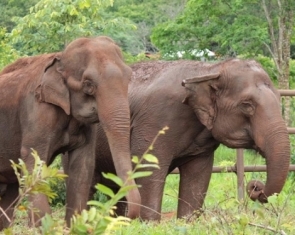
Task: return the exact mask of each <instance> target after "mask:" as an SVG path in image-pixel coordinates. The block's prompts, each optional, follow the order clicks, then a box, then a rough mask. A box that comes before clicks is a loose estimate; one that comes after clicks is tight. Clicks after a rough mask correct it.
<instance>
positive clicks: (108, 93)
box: [36, 36, 140, 217]
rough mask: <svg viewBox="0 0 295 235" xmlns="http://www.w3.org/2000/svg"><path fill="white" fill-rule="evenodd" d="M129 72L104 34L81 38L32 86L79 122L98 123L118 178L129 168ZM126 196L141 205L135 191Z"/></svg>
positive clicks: (136, 209) (132, 212) (135, 209)
mask: <svg viewBox="0 0 295 235" xmlns="http://www.w3.org/2000/svg"><path fill="white" fill-rule="evenodd" d="M131 73H132V71H131V69H130V67H128V66H127V65H126V64H125V63H124V62H123V57H122V54H121V50H120V48H119V47H118V46H117V45H116V44H115V43H114V41H113V40H111V39H110V38H108V37H104V36H101V37H96V38H79V39H77V40H75V41H73V42H71V43H70V44H69V45H68V46H67V47H66V48H65V50H64V51H63V52H61V53H59V54H57V56H56V57H55V58H54V59H53V61H51V63H50V64H49V65H48V66H47V67H46V69H45V72H44V75H43V77H42V80H41V84H40V85H39V87H38V88H37V91H36V92H38V94H39V95H38V97H39V101H41V102H47V103H51V104H53V105H56V106H57V107H59V108H61V109H63V110H64V112H65V113H66V114H67V115H71V116H73V117H74V118H75V119H77V120H78V121H80V122H81V123H84V124H92V123H95V122H100V123H101V125H102V126H103V128H104V131H105V133H106V135H107V138H108V142H109V145H110V149H111V153H112V156H113V158H114V159H113V160H114V163H115V167H116V170H117V174H118V176H120V177H121V178H122V180H126V178H127V171H130V170H131V169H132V165H131V160H130V159H131V155H130V111H129V103H128V83H129V79H130V78H131ZM129 183H130V184H135V182H134V181H131V182H129ZM127 199H128V200H129V201H132V202H134V203H135V204H138V205H139V204H140V196H139V192H138V190H137V189H135V190H132V191H131V192H130V193H129V194H128V195H127ZM135 204H134V205H135ZM134 205H132V206H130V207H129V216H130V217H136V216H139V206H134Z"/></svg>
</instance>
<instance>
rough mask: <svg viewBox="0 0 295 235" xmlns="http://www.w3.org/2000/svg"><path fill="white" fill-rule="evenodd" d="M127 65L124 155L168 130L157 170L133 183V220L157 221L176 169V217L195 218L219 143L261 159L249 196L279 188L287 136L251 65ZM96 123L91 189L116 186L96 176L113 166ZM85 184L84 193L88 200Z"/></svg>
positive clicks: (264, 81)
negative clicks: (260, 175) (262, 171)
mask: <svg viewBox="0 0 295 235" xmlns="http://www.w3.org/2000/svg"><path fill="white" fill-rule="evenodd" d="M131 68H132V70H133V76H132V79H131V81H130V83H129V89H128V96H129V104H130V112H131V130H130V133H131V153H132V155H136V156H142V154H143V153H144V152H145V151H146V150H147V149H148V148H149V145H150V144H151V143H152V141H153V139H154V137H155V136H156V135H157V133H158V131H159V130H161V129H162V128H163V127H164V126H167V127H169V130H167V131H166V134H165V135H160V136H159V137H158V139H157V140H156V142H155V144H154V145H153V150H152V151H151V153H152V154H154V155H155V156H156V157H157V158H158V160H159V167H160V168H159V169H154V168H153V169H151V171H152V172H153V174H152V175H151V176H149V177H144V178H139V179H137V180H136V183H137V184H138V185H141V187H140V188H139V191H140V194H141V200H142V207H141V211H140V218H141V219H143V220H155V221H159V220H160V219H161V213H160V212H161V204H162V196H163V189H164V184H165V179H166V176H167V175H168V174H169V173H170V172H171V171H173V170H174V169H175V168H176V167H178V168H179V174H180V183H179V199H178V208H177V217H178V218H183V217H186V218H190V217H191V216H192V215H196V216H198V215H199V214H200V213H201V212H202V205H203V202H204V199H205V196H206V192H207V189H208V185H209V181H210V177H211V172H212V167H213V158H214V151H215V150H216V148H217V147H218V146H219V145H220V144H224V145H225V146H228V147H230V148H245V149H254V150H256V151H258V152H259V153H260V154H261V155H262V157H264V158H265V159H266V165H267V179H266V183H265V185H263V187H262V186H261V185H260V186H259V187H258V188H255V186H254V185H255V183H254V182H255V181H252V186H253V187H252V188H251V185H248V189H249V188H250V189H251V190H249V192H250V194H251V195H250V197H251V199H253V200H259V201H260V202H261V203H265V202H267V197H268V196H270V195H272V194H274V193H279V192H280V191H281V190H282V188H283V186H284V183H285V180H286V177H287V173H288V167H289V164H290V141H289V136H288V131H287V127H286V124H285V122H284V120H283V118H282V115H281V108H280V96H279V93H278V91H277V90H276V89H275V87H274V85H273V84H272V81H271V79H270V78H269V76H268V74H267V73H266V72H265V71H264V70H263V68H262V66H261V65H260V64H259V63H258V62H256V61H255V60H244V59H237V58H232V59H227V60H224V61H220V62H214V63H213V62H198V61H190V60H180V61H149V62H139V63H136V64H133V65H131ZM98 125H99V128H97V129H96V131H97V136H96V138H97V140H96V141H97V143H96V153H95V156H96V165H95V173H94V177H93V181H92V186H93V185H95V184H96V183H102V184H105V185H107V186H109V187H111V188H112V189H113V190H114V191H116V190H118V188H116V186H115V185H113V184H112V183H111V182H109V181H107V180H106V179H104V178H103V177H102V174H101V173H102V172H113V173H115V172H116V171H115V168H114V165H113V162H112V158H111V153H110V150H109V147H108V145H107V139H106V136H105V134H104V131H103V129H102V126H101V124H98ZM64 160H65V161H64V167H65V170H66V171H67V172H68V171H70V169H68V164H67V162H66V158H65V159H64ZM87 160H89V158H87ZM91 164H92V162H91ZM92 189H93V187H92V188H90V189H89V193H88V191H87V192H86V191H85V193H87V194H88V195H89V197H91V196H92V194H93V190H92ZM125 206H126V204H125V203H124V201H123V202H121V203H119V204H118V210H117V213H118V214H119V215H121V214H124V213H125V208H124V207H125Z"/></svg>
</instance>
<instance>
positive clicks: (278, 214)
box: [14, 146, 295, 235]
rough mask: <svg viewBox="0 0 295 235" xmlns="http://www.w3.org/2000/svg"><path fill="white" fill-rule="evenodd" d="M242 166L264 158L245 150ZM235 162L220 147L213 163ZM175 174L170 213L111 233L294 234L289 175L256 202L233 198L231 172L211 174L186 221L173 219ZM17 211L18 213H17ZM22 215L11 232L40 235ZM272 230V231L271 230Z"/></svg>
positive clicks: (293, 189)
mask: <svg viewBox="0 0 295 235" xmlns="http://www.w3.org/2000/svg"><path fill="white" fill-rule="evenodd" d="M244 160H245V165H254V164H257V165H260V164H264V159H263V158H261V157H260V156H259V155H257V154H256V153H255V152H253V151H245V153H244ZM235 161H236V151H235V150H232V149H228V148H226V147H224V146H221V147H219V148H218V150H217V151H216V154H215V163H214V165H215V166H218V165H222V164H224V163H225V164H229V165H232V164H234V162H235ZM265 177H266V173H245V184H246V182H248V181H249V180H250V179H252V178H257V179H261V180H263V181H264V180H265ZM178 181H179V175H169V176H168V177H167V182H166V185H165V193H164V197H163V205H162V212H163V213H168V212H172V213H174V214H173V215H174V216H172V217H165V218H163V220H162V221H161V222H160V223H156V222H140V221H139V220H134V221H132V222H131V224H130V226H128V227H124V228H122V230H120V231H116V232H115V233H114V234H118V235H129V234H143V235H158V234H159V235H162V234H169V235H174V234H175V235H183V234H192V235H194V234H196V235H197V234H200V235H203V234H204V235H207V234H210V235H211V234H212V235H215V234H216V235H217V234H218V235H223V234H224V235H228V234H232V235H240V234H241V235H248V234H249V235H256V234H257V235H260V234H267V235H268V234H295V213H294V208H295V196H294V193H295V185H294V180H293V181H292V179H291V178H290V179H289V180H288V181H287V183H286V185H285V187H284V190H283V191H282V192H281V193H280V195H279V196H273V197H271V198H270V203H268V204H264V205H262V204H260V203H258V202H252V201H251V200H250V199H248V198H247V196H246V197H245V200H243V201H239V200H238V199H237V176H236V174H235V173H214V174H212V178H211V182H210V185H209V190H208V192H207V197H206V200H205V204H204V213H203V214H202V215H201V216H200V217H199V218H195V219H194V220H192V221H190V222H188V221H186V220H184V219H176V218H175V211H176V208H177V194H178ZM19 213H20V212H19ZM53 216H54V217H58V218H61V219H63V216H64V209H63V208H56V209H54V214H53ZM26 225H27V219H26V214H25V213H22V214H20V216H19V218H18V225H17V226H15V227H14V234H23V235H29V234H41V233H40V232H39V231H38V230H37V229H31V228H28V227H27V226H26ZM274 231H276V232H274Z"/></svg>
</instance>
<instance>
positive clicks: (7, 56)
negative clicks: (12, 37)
mask: <svg viewBox="0 0 295 235" xmlns="http://www.w3.org/2000/svg"><path fill="white" fill-rule="evenodd" d="M8 42H9V41H8V38H7V37H6V29H4V28H1V27H0V70H1V69H2V68H3V67H4V66H5V65H7V64H9V63H10V62H12V61H14V60H16V59H17V58H18V57H19V55H18V53H17V51H16V50H15V49H14V48H13V47H12V46H10V44H9V43H8Z"/></svg>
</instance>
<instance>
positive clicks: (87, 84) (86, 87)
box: [83, 80, 94, 95]
mask: <svg viewBox="0 0 295 235" xmlns="http://www.w3.org/2000/svg"><path fill="white" fill-rule="evenodd" d="M83 92H84V93H85V94H87V95H93V94H94V84H93V83H92V82H91V81H89V80H85V81H84V82H83Z"/></svg>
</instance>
